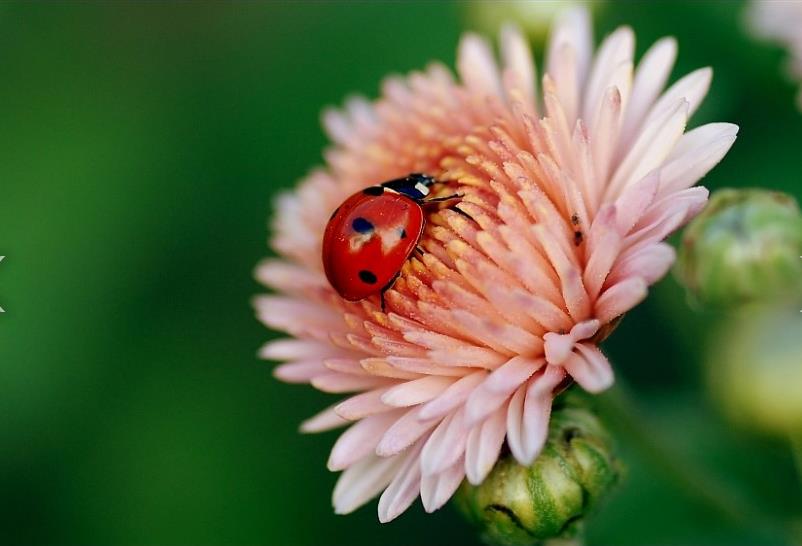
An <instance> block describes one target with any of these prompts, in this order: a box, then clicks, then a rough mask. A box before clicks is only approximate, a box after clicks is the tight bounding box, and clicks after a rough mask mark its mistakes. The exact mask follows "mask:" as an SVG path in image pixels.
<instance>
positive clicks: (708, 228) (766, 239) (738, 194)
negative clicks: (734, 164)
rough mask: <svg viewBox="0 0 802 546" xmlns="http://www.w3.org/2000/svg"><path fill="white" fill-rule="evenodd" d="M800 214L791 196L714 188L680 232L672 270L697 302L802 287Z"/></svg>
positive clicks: (731, 301) (742, 299)
mask: <svg viewBox="0 0 802 546" xmlns="http://www.w3.org/2000/svg"><path fill="white" fill-rule="evenodd" d="M800 256H802V215H800V212H799V207H798V206H797V204H796V202H795V201H794V199H793V198H792V197H791V196H788V195H785V194H783V193H779V192H772V191H767V190H760V189H746V190H735V189H725V190H719V191H717V192H715V193H714V194H713V196H712V197H711V199H710V203H709V205H708V206H707V208H706V209H705V211H704V212H703V213H702V214H700V215H699V216H698V217H697V218H696V219H695V220H694V221H693V222H691V224H690V225H689V226H688V228H687V229H686V230H685V234H684V236H683V238H682V246H681V248H680V253H679V260H678V262H677V275H678V277H679V278H680V280H681V281H682V282H683V283H684V284H685V286H686V287H687V288H688V289H689V290H690V291H691V292H692V293H693V294H694V295H695V296H696V297H697V298H698V299H699V300H700V301H702V302H704V303H707V304H711V305H717V306H729V305H739V304H743V303H747V302H749V301H758V300H767V299H772V298H777V297H779V296H782V295H785V294H788V293H796V294H798V293H800V292H802V258H800Z"/></svg>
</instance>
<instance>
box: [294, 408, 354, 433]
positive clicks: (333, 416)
mask: <svg viewBox="0 0 802 546" xmlns="http://www.w3.org/2000/svg"><path fill="white" fill-rule="evenodd" d="M349 423H350V421H347V420H345V419H343V418H342V417H340V416H339V415H337V413H336V412H335V411H334V407H329V408H326V409H324V410H323V411H321V412H320V413H318V414H317V415H314V416H312V417H310V418H309V419H307V420H306V421H304V422H303V423H301V427H300V430H301V432H324V431H326V430H332V429H335V428H340V427H342V426H345V425H347V424H349Z"/></svg>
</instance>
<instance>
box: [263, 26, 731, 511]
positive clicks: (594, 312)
mask: <svg viewBox="0 0 802 546" xmlns="http://www.w3.org/2000/svg"><path fill="white" fill-rule="evenodd" d="M633 51H634V36H633V33H632V30H630V29H629V28H626V27H624V28H620V29H618V30H617V31H615V32H614V33H613V34H611V35H610V36H609V37H607V38H606V39H605V40H604V42H603V43H602V45H601V47H600V49H599V51H598V52H597V53H596V54H595V56H594V55H593V54H592V53H593V52H592V38H591V31H590V24H589V21H588V17H587V14H586V13H585V12H584V11H571V12H567V13H565V14H563V16H562V17H560V18H559V20H558V22H557V24H556V28H555V29H554V32H553V35H552V37H551V43H550V46H549V50H548V54H547V59H546V74H545V76H544V77H543V84H542V87H543V89H542V93H538V92H537V89H536V86H535V82H536V79H537V78H536V74H535V65H534V63H533V61H532V56H531V52H530V50H529V47H528V46H527V44H526V43H525V40H524V39H523V37H522V36H521V35H520V34H519V33H518V32H517V31H515V30H514V29H511V28H506V29H504V30H503V31H502V34H501V58H502V63H501V67H499V65H498V64H497V63H496V61H495V59H494V55H493V53H492V50H491V48H490V46H489V45H488V44H487V43H486V42H485V41H484V40H483V39H481V38H479V37H477V36H474V35H470V34H469V35H466V36H465V37H464V38H463V40H462V42H461V44H460V47H459V53H458V59H457V72H458V74H459V81H457V80H455V79H454V78H453V77H452V75H451V74H450V72H449V71H448V69H446V68H445V67H444V66H442V65H440V64H434V65H431V66H430V67H429V68H428V69H427V70H426V71H424V72H416V73H413V74H411V75H410V76H409V77H407V78H400V77H392V78H389V79H388V80H387V81H385V83H384V85H383V89H382V91H383V92H382V97H381V98H380V99H379V100H378V101H376V102H375V103H370V102H368V101H366V100H364V99H360V98H354V99H351V100H349V101H348V102H347V103H346V107H345V110H344V111H342V112H339V111H333V110H332V111H328V112H326V113H325V115H324V123H325V126H326V129H327V131H328V133H329V135H330V136H331V138H332V139H333V140H334V142H335V144H334V146H333V148H331V149H330V150H328V151H327V153H326V161H327V168H326V169H321V170H319V171H316V172H314V173H312V174H311V175H310V176H309V177H308V178H307V179H306V180H304V181H303V182H302V183H301V185H300V187H299V188H298V189H297V190H296V191H295V192H292V193H288V194H286V195H283V196H282V197H281V198H280V199H279V200H278V203H277V217H276V219H275V224H274V230H275V233H274V237H273V240H272V245H273V248H274V249H275V250H276V251H277V252H278V253H279V254H280V255H281V258H279V259H270V260H267V261H265V262H264V263H262V264H261V265H260V266H259V268H258V270H257V273H256V275H257V277H258V279H259V280H260V281H261V282H263V283H264V284H265V285H266V286H268V287H270V288H272V289H274V290H275V293H274V294H272V295H266V296H261V297H259V298H257V300H256V302H255V306H256V311H257V314H258V316H259V318H260V320H261V321H262V322H264V323H265V324H266V325H267V326H269V327H270V328H273V329H276V330H281V331H284V332H287V333H288V334H289V335H290V336H292V337H290V338H287V339H282V340H278V341H271V342H269V343H267V344H266V345H265V346H264V347H263V348H262V350H261V356H262V357H264V358H266V359H273V360H282V361H286V363H284V364H282V365H280V366H279V367H278V368H276V370H275V375H276V377H278V378H280V379H282V380H284V381H288V382H299V383H300V382H303V383H306V382H309V383H311V384H312V385H313V386H314V387H316V388H318V389H320V390H322V391H326V392H333V393H356V394H354V395H352V396H350V397H349V398H346V399H345V400H344V401H342V402H341V403H339V404H337V405H335V406H334V407H332V408H329V409H327V410H325V411H323V412H322V413H320V414H319V415H317V416H315V417H312V418H311V419H309V420H308V421H306V422H305V423H304V424H303V425H302V427H301V428H302V430H304V431H307V432H314V431H321V430H326V429H331V428H335V427H339V426H343V425H350V426H349V428H348V429H347V430H346V431H345V432H344V433H343V434H342V435H341V436H340V437H339V439H338V440H337V443H336V444H335V446H334V449H333V450H332V453H331V457H330V459H329V464H328V466H329V468H330V469H331V470H344V472H343V473H342V475H341V476H340V479H339V481H338V483H337V486H336V488H335V490H334V508H335V510H336V512H337V513H341V514H344V513H348V512H351V511H352V510H354V509H356V508H358V507H359V506H361V505H362V504H364V503H365V502H367V501H368V500H370V499H371V498H373V497H374V496H376V495H378V494H379V493H382V491H383V493H382V495H381V499H380V501H379V519H380V520H381V521H383V522H386V521H390V520H392V519H393V518H395V517H397V516H398V515H399V514H401V513H402V512H403V511H404V510H405V509H406V508H407V507H408V506H409V505H410V504H411V503H412V502H413V501H414V500H415V498H416V497H417V496H418V495H420V496H421V498H422V500H423V505H424V507H425V509H426V510H427V511H429V512H431V511H433V510H436V509H438V508H439V507H440V506H442V505H443V504H444V503H445V502H446V501H447V500H448V499H449V498H450V497H451V495H452V494H453V493H454V491H455V489H456V488H457V486H458V485H459V484H460V482H461V481H462V479H463V478H464V477H466V476H467V478H468V480H469V481H470V482H471V483H479V482H481V481H482V480H483V478H484V477H485V476H486V475H487V473H488V472H489V471H490V469H491V468H492V467H493V464H494V463H495V461H496V459H497V458H498V456H499V453H500V451H501V448H502V445H503V444H504V442H505V441H506V443H507V445H508V446H509V448H510V450H511V452H512V454H513V455H514V456H515V458H516V459H517V460H518V461H520V462H521V463H522V464H529V463H531V462H532V460H533V459H534V458H535V457H536V456H537V455H538V453H539V451H540V449H541V447H542V446H543V443H544V440H545V437H546V433H547V425H548V421H549V413H550V409H551V402H552V397H553V391H554V390H555V388H557V387H558V386H559V385H561V384H562V383H564V382H566V381H568V380H569V379H573V380H574V381H576V382H577V383H578V384H579V385H581V386H582V387H583V388H584V389H586V390H588V391H590V392H599V391H602V390H604V389H606V388H607V387H609V386H610V385H611V384H612V382H613V373H612V371H611V369H610V365H609V363H608V361H607V359H606V358H605V357H604V355H603V354H602V353H601V351H600V350H599V348H598V346H597V343H598V341H599V339H600V338H602V337H604V336H605V335H606V333H607V332H608V331H609V330H610V329H611V323H612V322H613V321H614V320H615V319H616V318H617V317H620V316H621V315H622V314H623V313H625V312H626V311H628V310H630V309H631V308H632V307H634V306H635V305H637V304H638V303H639V302H640V301H641V300H642V299H643V298H644V297H645V296H646V292H647V287H648V286H649V285H650V284H652V283H654V282H655V281H657V280H658V279H659V278H661V277H662V276H663V275H664V274H665V273H666V271H667V270H668V268H669V267H670V265H671V263H672V262H673V261H674V250H673V249H672V248H671V247H670V246H669V245H667V244H665V243H663V242H662V241H663V240H664V239H665V238H666V236H668V235H669V234H670V233H671V232H672V231H674V230H676V229H677V228H678V227H680V226H682V225H683V224H684V223H686V222H687V221H688V220H690V219H691V218H692V217H693V216H694V215H695V214H697V213H698V212H699V211H700V210H701V209H702V207H703V206H704V204H705V202H706V200H707V194H708V192H707V190H706V189H704V188H699V187H696V188H693V187H691V186H692V185H693V184H694V183H696V182H697V181H698V180H699V179H700V178H701V177H702V176H704V175H705V174H706V173H707V172H708V171H709V170H710V169H711V168H712V167H713V166H714V165H715V164H716V163H718V161H719V160H721V158H722V157H723V156H724V155H725V153H726V152H727V151H728V150H729V148H730V146H731V145H732V143H733V141H734V140H735V135H736V132H737V127H736V126H734V125H731V124H725V123H712V124H709V125H704V126H702V127H699V128H696V129H694V130H692V131H689V132H687V133H684V130H685V125H686V122H687V120H688V117H689V116H690V115H691V114H692V113H693V112H694V111H695V110H696V108H697V107H698V106H699V103H700V102H701V100H702V98H703V97H704V95H705V93H706V91H707V89H708V85H709V83H710V79H711V71H710V69H709V68H703V69H700V70H697V71H695V72H693V73H691V74H689V75H687V76H685V77H684V78H682V79H681V80H680V81H678V82H677V83H675V84H674V85H673V86H671V87H670V88H669V89H668V90H667V91H666V92H665V93H663V94H662V95H661V90H662V89H663V87H664V85H665V83H666V80H667V79H668V75H669V73H670V71H671V67H672V65H673V62H674V57H675V54H676V44H675V42H674V40H673V39H671V38H666V39H663V40H660V41H659V42H657V43H656V44H655V45H654V46H653V47H652V48H651V49H650V50H649V51H648V53H646V55H645V56H644V58H643V59H642V60H641V62H640V63H639V64H638V67H637V70H634V71H633ZM541 97H542V99H541ZM410 172H424V173H427V174H430V175H433V176H435V177H436V178H438V179H439V180H443V181H450V182H451V185H450V187H449V188H446V190H447V191H449V192H450V191H453V190H454V189H455V188H458V189H459V191H460V192H463V193H465V198H464V199H463V201H462V202H461V205H460V207H461V208H462V209H463V210H464V211H465V212H467V213H468V214H469V215H470V216H471V217H472V218H473V219H474V220H475V222H472V221H471V220H470V219H468V218H466V217H465V216H462V215H460V214H458V213H456V212H454V211H450V210H442V211H439V212H436V213H432V214H430V216H429V219H428V220H429V221H428V226H427V229H426V232H425V236H424V238H423V240H422V243H421V244H422V246H423V247H424V248H425V249H426V251H427V253H426V254H425V255H423V256H420V257H415V258H413V259H411V260H410V261H409V262H408V263H407V264H406V265H405V267H404V269H403V273H402V276H401V278H399V280H398V281H397V282H396V284H395V285H394V287H393V289H392V290H390V291H389V292H388V293H387V295H386V301H387V313H386V314H385V313H382V312H381V310H380V307H379V300H378V297H375V298H372V299H369V300H366V301H362V302H359V303H348V302H345V301H343V300H342V299H340V298H339V297H338V296H337V295H336V294H335V293H334V291H333V290H332V289H331V287H330V286H329V285H328V283H327V282H326V277H325V276H324V274H323V270H322V264H321V257H320V254H321V240H322V235H323V230H324V227H325V224H326V222H327V220H328V218H329V215H330V214H331V212H332V211H333V210H334V209H335V208H336V207H337V206H338V205H339V204H340V203H341V202H342V201H343V200H344V199H345V198H346V197H347V196H349V195H350V194H351V193H353V192H355V191H358V190H360V189H362V188H364V187H366V186H369V185H373V184H376V183H378V182H382V181H385V180H388V179H392V178H395V177H398V176H403V175H406V174H407V173H410Z"/></svg>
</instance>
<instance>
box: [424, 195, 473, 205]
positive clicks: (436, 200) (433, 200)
mask: <svg viewBox="0 0 802 546" xmlns="http://www.w3.org/2000/svg"><path fill="white" fill-rule="evenodd" d="M463 197H465V194H463V193H455V194H453V195H446V196H445V197H432V198H431V199H424V200H423V201H422V202H421V204H423V205H428V204H429V203H442V202H443V201H453V200H454V199H462V198H463Z"/></svg>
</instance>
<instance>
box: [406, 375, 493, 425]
mask: <svg viewBox="0 0 802 546" xmlns="http://www.w3.org/2000/svg"><path fill="white" fill-rule="evenodd" d="M486 377H487V372H485V371H477V372H474V373H472V374H470V375H466V376H465V377H463V378H461V379H459V380H457V381H456V382H455V383H454V384H452V385H451V386H450V387H448V388H447V389H446V390H445V391H444V392H443V394H441V395H440V396H438V397H437V398H435V399H434V400H432V401H431V402H427V403H426V404H425V405H423V406H421V408H420V415H419V416H418V418H419V419H421V420H423V421H427V420H430V419H437V418H440V417H443V416H444V415H446V414H447V413H448V412H450V411H451V410H453V409H454V408H456V407H457V406H458V405H460V404H462V403H463V402H464V401H465V400H466V399H467V398H468V396H469V395H470V394H471V393H472V392H473V390H474V389H475V388H476V387H477V386H478V385H480V384H481V383H482V382H483V381H484V380H485V378H486Z"/></svg>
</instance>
